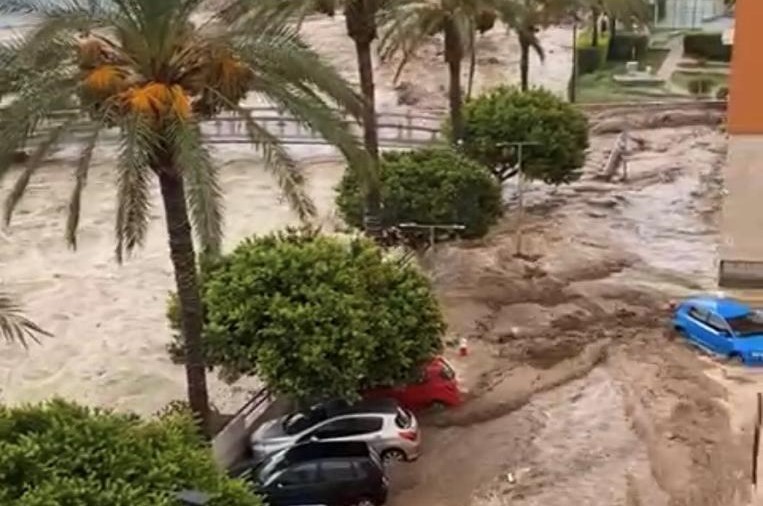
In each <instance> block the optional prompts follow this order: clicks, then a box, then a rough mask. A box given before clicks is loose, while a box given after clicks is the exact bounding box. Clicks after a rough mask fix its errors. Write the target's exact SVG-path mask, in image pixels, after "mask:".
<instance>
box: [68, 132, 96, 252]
mask: <svg viewBox="0 0 763 506" xmlns="http://www.w3.org/2000/svg"><path fill="white" fill-rule="evenodd" d="M100 132H101V125H100V124H97V123H96V124H95V126H94V127H93V129H92V132H91V134H90V137H88V139H87V141H86V143H85V146H84V147H83V148H82V152H81V153H80V157H79V161H78V163H77V171H76V172H75V174H74V188H73V189H72V195H71V197H70V199H69V213H68V214H67V217H66V242H67V243H68V244H69V247H71V248H72V249H75V250H76V249H77V228H78V227H79V216H80V208H81V203H82V191H83V190H84V189H85V185H86V184H87V176H88V172H89V171H90V162H91V161H92V159H93V152H94V151H95V147H96V144H97V143H98V135H99V134H100Z"/></svg>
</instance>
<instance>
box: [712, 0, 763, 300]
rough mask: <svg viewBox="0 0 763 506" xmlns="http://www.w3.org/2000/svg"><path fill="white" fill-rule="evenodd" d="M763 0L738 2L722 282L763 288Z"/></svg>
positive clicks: (732, 64) (723, 224) (726, 181)
mask: <svg viewBox="0 0 763 506" xmlns="http://www.w3.org/2000/svg"><path fill="white" fill-rule="evenodd" d="M762 20H763V0H737V2H736V22H735V28H734V53H733V56H732V62H731V76H730V86H729V110H728V133H729V148H728V160H727V164H726V168H725V170H724V184H725V192H724V197H723V209H722V216H721V244H720V248H719V254H720V272H719V284H720V285H721V286H722V287H729V288H755V289H763V66H761V63H760V62H761V57H760V52H761V50H762V49H763V30H761V27H760V22H761V21H762Z"/></svg>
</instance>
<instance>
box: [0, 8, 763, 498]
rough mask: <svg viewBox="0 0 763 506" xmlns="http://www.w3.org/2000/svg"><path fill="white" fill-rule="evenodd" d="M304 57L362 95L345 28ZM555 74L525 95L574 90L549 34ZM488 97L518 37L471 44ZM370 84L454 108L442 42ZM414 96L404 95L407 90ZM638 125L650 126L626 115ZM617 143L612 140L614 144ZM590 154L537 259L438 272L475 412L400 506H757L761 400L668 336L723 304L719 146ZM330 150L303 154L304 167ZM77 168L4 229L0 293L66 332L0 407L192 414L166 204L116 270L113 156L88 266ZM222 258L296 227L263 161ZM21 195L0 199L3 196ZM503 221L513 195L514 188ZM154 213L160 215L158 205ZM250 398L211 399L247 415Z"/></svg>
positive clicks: (684, 135) (469, 247)
mask: <svg viewBox="0 0 763 506" xmlns="http://www.w3.org/2000/svg"><path fill="white" fill-rule="evenodd" d="M304 30H305V33H306V35H307V37H308V39H309V40H310V41H311V43H313V44H314V45H315V46H316V47H317V48H318V49H319V50H321V51H323V52H324V53H325V54H327V55H328V56H329V57H330V58H331V59H332V61H334V62H335V63H336V64H337V65H338V66H339V67H340V69H341V70H342V72H344V73H345V74H346V75H347V76H348V77H349V78H350V79H352V80H355V61H354V53H353V52H352V45H351V43H350V41H349V40H348V39H347V38H346V37H345V35H344V24H343V20H342V19H341V18H338V19H334V20H331V19H327V18H316V19H314V20H310V21H308V22H307V23H306V25H305V29H304ZM543 41H544V45H545V47H546V50H547V54H548V57H547V60H546V64H545V65H543V66H541V65H540V64H539V63H538V62H537V61H535V60H533V63H532V66H531V69H532V70H531V72H532V73H533V82H535V83H536V84H543V85H546V86H548V87H550V88H552V89H553V90H555V91H557V92H559V93H563V92H564V90H565V88H566V85H567V78H568V76H569V64H570V63H571V58H570V53H569V42H570V31H569V30H565V29H554V30H549V31H548V32H546V33H544V34H543ZM479 43H480V45H481V49H480V72H479V74H478V76H477V87H478V89H480V88H481V87H485V86H489V85H491V84H493V83H496V82H501V81H504V80H509V81H515V80H516V69H517V65H516V58H517V55H518V51H517V49H516V42H515V41H514V39H513V37H511V36H509V35H506V34H505V33H504V32H503V31H502V30H500V29H499V30H494V31H493V32H491V33H490V34H488V35H486V36H484V37H483V38H481V40H480V42H479ZM393 71H394V67H393V66H392V65H386V66H383V67H380V68H379V74H378V76H377V83H378V86H379V89H378V93H379V103H380V107H379V109H380V110H387V111H391V110H396V109H400V108H403V107H404V106H405V104H414V106H415V108H416V109H417V110H427V109H429V110H433V109H441V108H442V107H443V106H444V105H445V102H446V100H445V89H444V87H443V84H444V83H446V82H447V81H446V79H445V70H444V66H443V65H442V62H441V55H440V54H438V49H437V47H436V46H435V45H432V46H430V47H428V48H425V50H424V51H423V52H422V54H421V55H420V57H419V58H418V59H417V60H415V61H413V62H411V64H410V65H409V67H408V71H407V73H405V74H404V75H403V78H402V82H403V83H405V82H407V83H408V84H404V85H403V86H402V87H400V88H397V89H396V88H395V86H394V85H393V84H392V83H391V82H390V78H391V76H392V73H393ZM401 84H402V83H401ZM629 119H630V120H633V121H635V123H634V124H641V125H644V124H648V120H647V119H643V120H639V119H638V118H635V119H634V118H629ZM605 127H606V128H605ZM605 127H600V129H599V130H598V131H599V132H601V133H602V134H601V135H597V136H596V137H594V138H593V139H592V146H591V153H590V156H589V162H588V166H587V168H586V174H585V176H584V178H583V179H582V180H581V181H579V182H577V183H575V184H573V185H570V186H567V187H560V188H548V187H544V186H542V185H534V186H532V187H531V189H530V193H529V203H530V209H529V214H528V222H527V223H526V227H525V230H526V236H525V246H526V249H525V253H526V254H527V256H528V257H530V258H532V260H519V259H517V258H514V256H513V253H514V244H513V237H514V235H513V234H514V230H515V227H516V224H515V223H514V222H513V221H512V219H513V218H512V216H513V215H512V213H511V212H509V213H508V215H507V219H506V220H505V221H504V222H502V223H501V224H500V225H499V226H498V227H497V228H496V230H495V231H493V233H491V235H490V236H489V237H488V238H486V239H484V240H482V241H480V242H477V243H473V244H463V245H459V246H450V247H442V248H439V249H438V250H437V251H436V252H434V253H431V254H429V255H427V257H426V258H424V259H423V263H424V264H425V266H426V267H427V268H428V270H429V271H430V272H431V276H432V279H433V281H434V284H435V286H436V288H437V291H438V294H439V297H440V299H441V301H442V303H443V305H444V307H445V310H446V314H447V318H448V322H449V324H450V332H451V334H452V336H453V337H460V336H466V337H468V338H469V339H470V343H471V349H472V354H471V355H470V356H469V357H466V358H455V359H454V361H455V362H456V365H457V367H459V369H461V372H462V374H463V377H464V379H465V383H466V384H467V386H468V387H469V390H470V397H471V400H470V401H469V402H468V403H466V404H465V405H464V406H463V407H462V408H461V409H458V410H454V411H452V412H449V413H444V414H441V415H437V416H434V417H433V418H432V419H431V420H426V421H427V422H428V423H429V427H427V430H426V433H425V434H426V435H425V447H426V448H425V450H426V451H425V454H424V456H423V457H422V459H421V460H420V461H419V462H417V463H415V464H411V465H406V466H400V468H399V471H396V472H395V476H394V482H395V493H394V496H393V497H391V501H390V503H391V504H392V505H393V506H411V505H415V506H506V505H509V504H510V505H520V506H531V505H533V506H534V505H537V506H547V505H549V504H554V505H560V506H567V505H570V506H572V505H574V506H584V505H591V506H619V505H623V506H637V505H649V506H652V505H654V506H663V505H665V506H737V505H741V504H744V501H745V500H746V499H747V495H748V494H747V491H748V490H749V488H748V485H747V484H748V483H749V476H748V473H749V471H748V468H749V466H748V463H749V462H748V446H747V443H749V430H750V420H751V415H750V412H749V411H750V408H749V406H750V405H751V404H752V403H751V401H750V399H751V396H754V393H755V392H756V391H759V390H763V388H760V384H761V383H763V381H761V379H760V377H759V376H758V377H756V376H754V375H751V373H747V372H745V371H739V370H735V369H733V368H728V367H726V366H719V365H717V364H716V363H715V362H713V361H709V360H706V359H702V358H699V357H698V355H697V354H696V353H695V352H693V351H692V350H689V349H688V348H687V347H686V346H685V345H683V344H682V343H681V342H679V341H671V340H668V339H666V337H665V333H664V327H665V321H666V317H667V314H666V312H665V310H664V304H665V302H666V301H667V300H668V299H669V298H670V297H674V296H680V295H682V294H686V293H688V292H690V291H694V290H700V289H707V288H711V287H713V285H714V278H715V247H716V246H715V245H716V242H717V230H716V210H717V207H718V202H719V196H720V188H721V182H720V170H721V165H722V163H723V161H724V156H725V138H724V136H723V135H722V134H720V133H718V132H716V131H714V130H712V129H710V128H706V127H698V128H691V127H682V128H675V129H670V130H668V129H664V130H652V131H635V132H633V133H634V135H636V136H638V137H639V138H641V139H642V140H643V149H641V150H640V151H639V152H637V153H636V154H635V155H634V156H633V157H632V158H631V159H630V161H629V170H628V180H627V181H619V180H612V181H609V182H607V181H600V180H597V179H596V178H595V177H594V176H595V174H596V173H597V172H598V171H599V170H600V169H601V167H602V165H603V164H604V161H605V159H606V157H607V154H608V151H609V149H610V148H611V146H612V143H613V142H614V139H615V135H614V134H610V133H605V132H617V131H619V130H620V129H621V126H618V124H616V122H613V123H610V124H605ZM326 154H330V150H327V149H325V148H308V149H304V150H303V151H301V152H299V153H298V156H299V157H300V158H302V159H304V160H305V161H306V162H308V161H309V160H311V159H312V160H314V159H315V156H317V155H326ZM73 156H74V153H73V152H70V151H68V150H67V151H64V152H62V153H60V154H59V159H58V160H57V161H53V162H51V163H50V164H48V165H47V166H46V167H44V168H43V169H42V170H41V171H40V173H39V174H38V176H37V177H36V178H35V179H34V180H33V184H32V186H31V188H30V191H29V193H28V195H27V197H26V198H25V200H24V201H23V202H22V204H21V206H20V208H19V212H18V213H17V216H16V218H15V219H14V222H13V226H12V227H11V228H10V229H8V230H5V231H2V232H0V265H1V266H2V271H0V281H2V284H3V287H4V288H6V287H7V289H8V290H10V291H12V292H14V293H17V294H19V295H20V296H21V298H22V299H23V301H24V303H25V305H26V307H27V308H28V311H29V313H30V314H32V315H34V316H35V318H36V319H37V320H38V321H39V322H40V323H41V324H42V325H43V326H45V327H46V328H48V329H50V330H51V331H53V332H54V333H55V337H54V338H51V339H47V340H45V341H44V342H43V344H42V345H41V346H33V347H32V348H30V349H29V350H28V351H25V350H21V349H18V348H16V347H12V346H7V345H4V344H0V346H3V351H2V354H1V355H0V401H2V402H22V401H37V400H40V399H43V398H47V397H49V396H51V395H63V396H66V397H70V398H73V399H77V400H79V401H82V402H87V403H91V404H98V405H103V406H109V407H115V408H119V409H132V410H136V411H138V412H141V413H150V412H153V411H154V410H156V409H158V408H160V407H161V406H163V405H164V404H166V403H167V402H168V401H170V400H172V399H178V398H182V397H183V395H184V377H183V373H182V370H181V369H180V368H178V367H176V366H173V365H172V364H170V363H169V360H168V358H167V355H166V353H165V345H166V343H167V342H168V339H169V332H168V329H167V327H166V322H165V319H164V304H165V298H166V294H167V292H168V290H170V289H171V288H172V277H171V267H170V264H169V259H168V255H167V244H166V234H165V230H164V224H163V216H162V212H161V208H160V206H158V205H156V206H155V207H154V211H155V214H154V215H153V216H152V223H151V230H150V234H149V236H148V238H147V241H146V247H145V249H143V250H142V251H139V252H138V253H137V254H136V255H135V257H134V258H131V259H130V260H129V261H128V262H126V264H125V265H124V266H121V267H119V266H117V265H116V264H115V263H114V261H113V253H112V252H113V239H112V233H111V230H112V228H113V219H114V202H115V199H114V185H113V171H112V170H111V168H110V164H111V163H113V156H111V154H110V153H109V152H108V150H102V151H101V152H100V153H99V155H98V163H97V164H96V166H95V167H94V169H93V172H92V173H91V177H90V181H89V183H88V188H87V193H86V200H85V201H84V202H83V206H84V208H83V212H82V223H81V236H80V249H79V251H77V252H71V251H68V250H67V249H66V248H65V246H64V242H63V226H64V220H65V218H64V213H65V209H66V199H67V197H68V195H69V192H70V188H71V179H70V173H71V170H72V164H71V163H70V162H69V161H68V160H69V159H71V158H72V157H73ZM217 156H218V157H219V158H220V160H221V163H222V164H223V166H224V171H223V174H224V179H223V185H224V190H225V194H226V206H227V227H226V232H227V244H226V245H227V246H230V245H232V244H234V243H235V242H236V241H238V240H239V239H241V238H242V237H245V236H247V235H250V234H253V233H261V232H265V231H268V230H272V229H275V228H280V227H282V226H284V225H286V224H289V223H293V222H294V217H293V216H292V215H291V213H289V211H288V210H287V209H286V206H285V205H284V204H283V203H282V202H280V201H279V199H278V198H277V197H276V195H277V193H276V191H275V185H274V183H273V181H272V179H271V178H270V177H269V176H268V175H267V174H266V173H264V171H263V170H262V169H261V167H260V165H259V164H258V162H257V161H256V160H255V161H251V160H252V153H251V152H250V151H244V150H235V149H225V150H219V151H218V153H217ZM306 165H307V166H308V167H309V176H310V177H309V184H310V187H311V192H312V194H313V196H314V198H315V200H316V202H317V204H318V206H319V208H320V210H321V220H322V221H323V222H324V223H326V224H327V225H330V224H331V223H334V222H335V217H334V214H333V210H332V205H331V202H332V200H333V186H334V185H335V184H336V182H337V181H338V179H339V177H340V176H341V171H342V165H341V164H339V163H336V162H322V163H316V162H309V163H306ZM11 181H12V177H11V178H8V179H6V180H5V181H3V182H2V183H0V194H5V193H6V192H7V190H8V188H9V186H10V184H11ZM506 195H507V200H508V202H509V208H510V209H511V208H513V205H514V188H512V187H511V185H508V187H507V189H506ZM155 202H157V204H158V200H156V201H155ZM254 383H255V382H252V384H243V385H238V386H236V387H235V388H233V389H230V388H228V387H226V386H224V385H221V384H220V383H218V382H215V381H213V382H212V398H213V400H214V402H215V404H216V405H217V406H218V407H220V408H222V409H226V410H228V409H234V408H235V407H236V406H237V405H238V404H239V403H240V402H241V400H242V399H244V398H246V396H247V388H251V387H254V386H256V385H255V384H254Z"/></svg>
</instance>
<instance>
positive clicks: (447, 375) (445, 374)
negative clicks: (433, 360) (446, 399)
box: [440, 362, 456, 381]
mask: <svg viewBox="0 0 763 506" xmlns="http://www.w3.org/2000/svg"><path fill="white" fill-rule="evenodd" d="M440 377H441V378H442V379H444V380H446V381H450V380H454V379H456V371H454V370H453V368H452V367H451V366H450V365H448V364H447V363H446V362H442V369H440Z"/></svg>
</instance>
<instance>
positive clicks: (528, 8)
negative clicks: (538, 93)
mask: <svg viewBox="0 0 763 506" xmlns="http://www.w3.org/2000/svg"><path fill="white" fill-rule="evenodd" d="M570 10H571V8H570V0H515V1H514V2H509V3H506V4H503V5H502V6H501V9H500V11H499V17H500V18H501V21H502V22H503V23H504V24H505V25H506V26H507V27H508V28H509V29H511V30H513V31H514V32H515V33H516V34H517V38H518V39H519V76H520V83H521V87H522V91H527V90H528V89H529V87H530V50H533V51H535V53H536V54H537V55H538V57H539V58H540V60H541V61H543V60H544V59H545V56H546V54H545V51H544V50H543V46H542V45H541V43H540V40H539V39H538V35H537V34H538V31H540V29H542V28H545V27H547V26H550V25H552V24H554V23H557V22H559V21H560V20H561V19H562V18H563V17H564V16H565V14H567V13H568V12H569V11H570Z"/></svg>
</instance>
